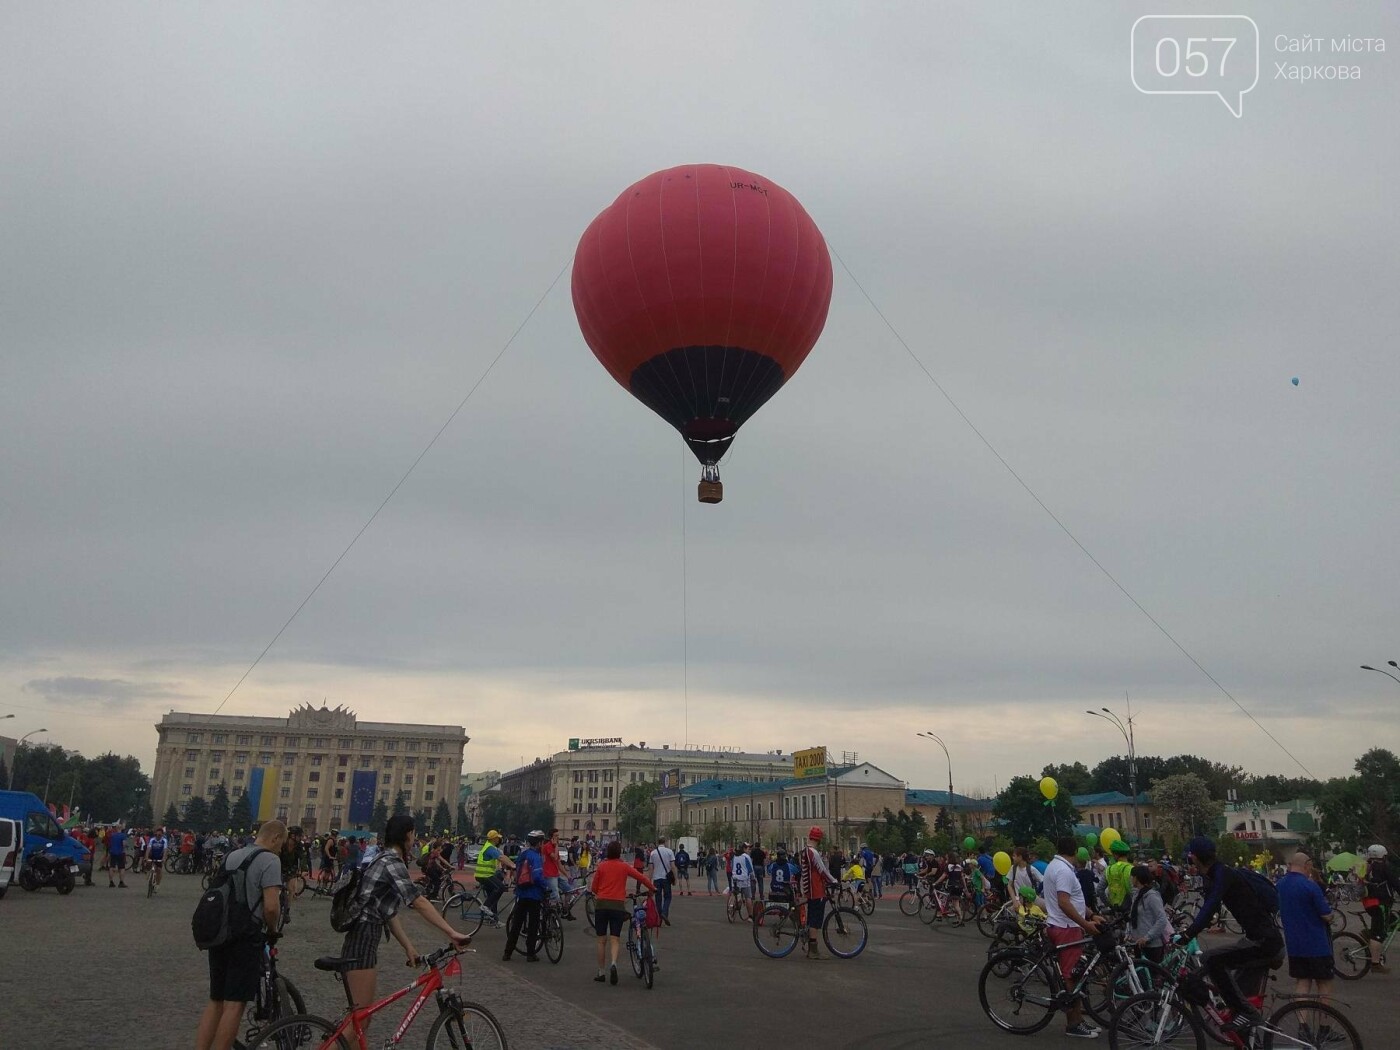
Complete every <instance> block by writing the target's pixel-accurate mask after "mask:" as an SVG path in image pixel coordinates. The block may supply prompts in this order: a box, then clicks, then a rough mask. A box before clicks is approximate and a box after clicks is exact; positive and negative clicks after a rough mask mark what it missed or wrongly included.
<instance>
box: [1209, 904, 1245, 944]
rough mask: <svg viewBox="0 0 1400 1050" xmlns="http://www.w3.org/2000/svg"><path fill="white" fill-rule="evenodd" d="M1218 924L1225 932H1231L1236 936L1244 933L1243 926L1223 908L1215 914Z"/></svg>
mask: <svg viewBox="0 0 1400 1050" xmlns="http://www.w3.org/2000/svg"><path fill="white" fill-rule="evenodd" d="M1216 919H1217V920H1218V921H1219V923H1220V925H1221V926H1223V927H1224V928H1225V932H1226V933H1233V934H1234V935H1235V936H1236V937H1238V936H1240V935H1241V934H1242V933H1244V927H1243V926H1241V925H1240V924H1239V923H1237V922H1236V921H1235V917H1234V916H1233V915H1231V914H1230V913H1229V912H1228V911H1226V910H1225V909H1224V908H1221V909H1220V914H1219V915H1217V916H1216Z"/></svg>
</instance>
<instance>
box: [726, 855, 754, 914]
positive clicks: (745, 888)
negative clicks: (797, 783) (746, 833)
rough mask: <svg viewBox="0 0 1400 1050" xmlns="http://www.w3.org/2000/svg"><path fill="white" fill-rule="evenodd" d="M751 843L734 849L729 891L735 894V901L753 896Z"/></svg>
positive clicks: (736, 902)
mask: <svg viewBox="0 0 1400 1050" xmlns="http://www.w3.org/2000/svg"><path fill="white" fill-rule="evenodd" d="M748 849H749V844H748V843H747V842H745V843H744V845H743V848H742V849H738V850H735V851H734V859H733V860H731V861H730V862H729V891H730V892H731V893H733V894H734V903H735V905H737V904H738V903H739V901H742V900H748V899H750V898H752V896H753V892H752V890H751V889H750V887H751V885H752V882H753V860H752V859H750V857H749V853H748Z"/></svg>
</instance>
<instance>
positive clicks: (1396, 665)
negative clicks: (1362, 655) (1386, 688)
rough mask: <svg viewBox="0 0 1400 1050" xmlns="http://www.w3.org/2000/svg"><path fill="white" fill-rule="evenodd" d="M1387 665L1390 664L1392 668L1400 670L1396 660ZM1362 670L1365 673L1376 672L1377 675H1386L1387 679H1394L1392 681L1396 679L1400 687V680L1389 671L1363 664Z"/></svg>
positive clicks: (1388, 661)
mask: <svg viewBox="0 0 1400 1050" xmlns="http://www.w3.org/2000/svg"><path fill="white" fill-rule="evenodd" d="M1386 663H1388V664H1390V666H1391V667H1394V668H1395V669H1396V670H1400V664H1397V663H1396V662H1395V661H1394V660H1387V661H1386ZM1361 670H1363V671H1375V672H1376V674H1383V675H1385V676H1386V677H1387V678H1392V679H1394V680H1395V684H1396V685H1400V678H1396V677H1395V676H1394V675H1393V674H1391V673H1390V672H1389V671H1387V670H1384V669H1383V668H1380V667H1372V666H1371V665H1370V664H1362V665H1361Z"/></svg>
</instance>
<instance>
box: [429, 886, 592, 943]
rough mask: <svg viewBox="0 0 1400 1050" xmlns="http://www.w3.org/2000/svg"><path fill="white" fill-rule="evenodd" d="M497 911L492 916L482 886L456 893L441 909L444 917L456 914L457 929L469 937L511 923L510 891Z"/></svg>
mask: <svg viewBox="0 0 1400 1050" xmlns="http://www.w3.org/2000/svg"><path fill="white" fill-rule="evenodd" d="M496 909H497V912H496V914H495V916H492V914H491V912H490V911H489V910H488V909H487V907H486V891H485V889H483V888H482V887H480V886H478V887H476V888H475V889H471V890H466V891H464V892H462V893H454V894H453V895H452V896H451V897H449V898H447V900H445V901H443V903H442V907H441V911H442V914H443V916H444V917H445V916H446V915H447V913H448V912H455V914H456V916H457V928H458V929H460V930H461V931H462V932H463V933H465V934H468V935H472V934H475V933H476V932H477V931H478V930H480V929H481V927H482V926H491V927H499V928H502V929H504V928H505V925H506V923H507V922H509V921H510V913H511V912H512V911H514V910H515V895H514V894H512V893H510V892H509V891H508V890H507V891H506V892H504V893H502V894H501V898H500V900H498V901H497V902H496ZM592 921H593V917H592V902H591V901H590V903H589V922H590V923H591V922H592Z"/></svg>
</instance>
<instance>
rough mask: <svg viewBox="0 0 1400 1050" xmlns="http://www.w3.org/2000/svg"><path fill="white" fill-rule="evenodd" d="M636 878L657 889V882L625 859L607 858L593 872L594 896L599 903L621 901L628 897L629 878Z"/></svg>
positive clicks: (644, 884)
mask: <svg viewBox="0 0 1400 1050" xmlns="http://www.w3.org/2000/svg"><path fill="white" fill-rule="evenodd" d="M629 878H635V879H636V880H637V881H638V882H640V883H641V884H642V885H643V886H645V887H646V888H647V889H649V890H654V889H656V884H655V883H653V882H652V881H651V879H649V878H647V877H646V875H644V874H642V873H641V872H640V871H638V870H637V869H636V868H634V867H632V865H630V864H628V863H627V862H626V861H625V860H605V861H603V862H601V863H600V864H599V865H598V870H597V871H595V872H594V873H593V896H594V897H596V898H597V900H598V903H599V904H602V903H603V902H604V901H612V902H614V903H621V902H622V901H624V900H626V899H627V880H628V879H629Z"/></svg>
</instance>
